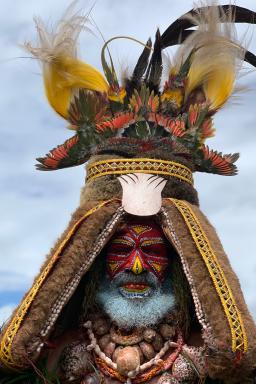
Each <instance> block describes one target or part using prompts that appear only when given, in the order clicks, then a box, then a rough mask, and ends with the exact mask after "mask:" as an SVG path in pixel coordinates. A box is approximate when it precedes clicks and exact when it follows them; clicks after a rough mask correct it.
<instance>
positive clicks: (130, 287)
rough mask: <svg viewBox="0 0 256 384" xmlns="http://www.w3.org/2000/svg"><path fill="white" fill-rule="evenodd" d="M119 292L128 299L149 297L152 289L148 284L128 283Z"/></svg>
mask: <svg viewBox="0 0 256 384" xmlns="http://www.w3.org/2000/svg"><path fill="white" fill-rule="evenodd" d="M119 292H120V293H121V295H122V296H124V297H126V298H144V297H148V296H149V295H150V294H151V292H152V288H151V287H150V286H149V285H148V284H146V283H126V284H123V285H122V286H120V287H119Z"/></svg>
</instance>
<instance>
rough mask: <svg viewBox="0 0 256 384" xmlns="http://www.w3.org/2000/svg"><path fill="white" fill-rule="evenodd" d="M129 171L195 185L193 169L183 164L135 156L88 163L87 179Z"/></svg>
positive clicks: (127, 172)
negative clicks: (171, 178) (165, 177)
mask: <svg viewBox="0 0 256 384" xmlns="http://www.w3.org/2000/svg"><path fill="white" fill-rule="evenodd" d="M129 173H147V174H152V175H165V176H170V177H175V178H177V179H178V180H182V181H185V182H186V183H189V184H190V185H193V176H192V171H191V170H190V169H189V168H187V167H186V166H185V165H183V164H179V163H176V162H174V161H167V160H159V159H148V158H135V159H107V160H102V161H97V162H94V163H91V164H89V165H88V168H87V179H86V180H87V181H88V182H89V181H91V180H94V179H96V178H98V177H101V176H105V175H123V174H129Z"/></svg>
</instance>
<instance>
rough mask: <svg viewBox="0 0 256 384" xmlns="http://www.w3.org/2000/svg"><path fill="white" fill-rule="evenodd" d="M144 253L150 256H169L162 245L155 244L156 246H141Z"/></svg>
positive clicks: (143, 244)
mask: <svg viewBox="0 0 256 384" xmlns="http://www.w3.org/2000/svg"><path fill="white" fill-rule="evenodd" d="M140 249H141V250H142V252H144V253H145V254H147V255H150V256H156V257H157V256H161V257H165V256H167V252H166V247H165V245H164V244H162V243H154V244H147V243H146V244H145V243H142V244H141V246H140Z"/></svg>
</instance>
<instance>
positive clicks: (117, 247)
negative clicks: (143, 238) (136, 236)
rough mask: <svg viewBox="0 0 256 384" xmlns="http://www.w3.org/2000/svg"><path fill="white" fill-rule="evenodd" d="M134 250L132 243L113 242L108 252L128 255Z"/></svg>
mask: <svg viewBox="0 0 256 384" xmlns="http://www.w3.org/2000/svg"><path fill="white" fill-rule="evenodd" d="M132 250H133V246H132V245H128V244H120V243H112V244H111V245H110V247H109V248H108V250H107V253H108V254H115V255H122V256H126V255H129V254H130V253H131V252H132Z"/></svg>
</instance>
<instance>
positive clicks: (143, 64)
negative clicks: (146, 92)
mask: <svg viewBox="0 0 256 384" xmlns="http://www.w3.org/2000/svg"><path fill="white" fill-rule="evenodd" d="M151 47H152V41H151V39H150V38H149V39H148V41H147V43H146V46H145V48H144V49H143V52H142V54H141V55H140V57H139V59H138V61H137V64H136V66H135V68H134V71H133V74H132V77H131V78H130V79H127V81H126V93H127V95H128V97H130V96H131V95H132V93H133V91H134V89H139V86H140V83H141V80H142V77H143V75H144V73H145V71H146V69H147V66H148V60H149V56H150V54H151Z"/></svg>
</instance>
